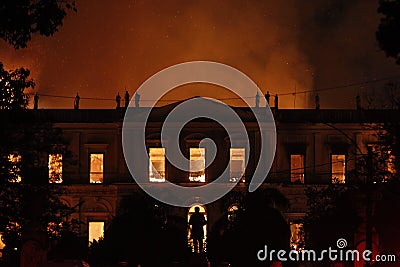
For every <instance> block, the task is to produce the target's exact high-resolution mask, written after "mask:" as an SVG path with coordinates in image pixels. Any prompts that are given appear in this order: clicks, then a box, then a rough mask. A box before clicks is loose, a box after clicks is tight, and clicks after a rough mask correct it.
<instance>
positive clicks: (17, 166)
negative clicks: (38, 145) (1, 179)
mask: <svg viewBox="0 0 400 267" xmlns="http://www.w3.org/2000/svg"><path fill="white" fill-rule="evenodd" d="M8 160H9V162H10V166H9V174H10V177H9V179H8V181H9V182H14V183H19V182H21V155H19V154H10V155H8Z"/></svg>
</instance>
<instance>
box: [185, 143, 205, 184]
mask: <svg viewBox="0 0 400 267" xmlns="http://www.w3.org/2000/svg"><path fill="white" fill-rule="evenodd" d="M205 153H206V150H205V148H190V175H189V180H190V181H191V182H205V181H206V174H205V166H206V157H205Z"/></svg>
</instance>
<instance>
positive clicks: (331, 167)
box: [330, 152, 347, 184]
mask: <svg viewBox="0 0 400 267" xmlns="http://www.w3.org/2000/svg"><path fill="white" fill-rule="evenodd" d="M333 156H344V173H343V176H344V179H343V182H342V181H337V182H334V180H333V178H334V177H333V174H334V173H333ZM330 176H331V177H330V180H331V181H330V182H331V183H332V184H345V183H346V178H347V154H346V153H337V152H332V153H330Z"/></svg>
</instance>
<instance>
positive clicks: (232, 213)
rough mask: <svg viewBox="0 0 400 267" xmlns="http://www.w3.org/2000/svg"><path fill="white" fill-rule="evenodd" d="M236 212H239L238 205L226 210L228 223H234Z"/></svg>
mask: <svg viewBox="0 0 400 267" xmlns="http://www.w3.org/2000/svg"><path fill="white" fill-rule="evenodd" d="M238 212H239V207H238V205H236V204H234V205H231V206H230V207H229V208H228V221H229V222H231V223H233V222H235V221H236V219H237V215H238Z"/></svg>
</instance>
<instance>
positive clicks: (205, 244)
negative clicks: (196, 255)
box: [187, 204, 208, 252]
mask: <svg viewBox="0 0 400 267" xmlns="http://www.w3.org/2000/svg"><path fill="white" fill-rule="evenodd" d="M196 207H199V209H200V213H201V214H203V215H204V218H205V219H206V221H208V220H207V210H206V208H205V207H204V206H203V205H201V204H193V205H192V206H190V208H189V211H188V215H187V223H188V224H189V219H190V216H192V214H193V213H194V210H195V208H196ZM190 230H191V228H190V226H189V227H188V236H187V237H188V246H189V247H190V248H191V250H192V252H194V245H193V240H192V239H191V238H190V236H191V232H190ZM203 231H204V238H203V244H204V248H203V250H204V251H206V247H207V243H206V240H207V224H206V225H204V226H203Z"/></svg>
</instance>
